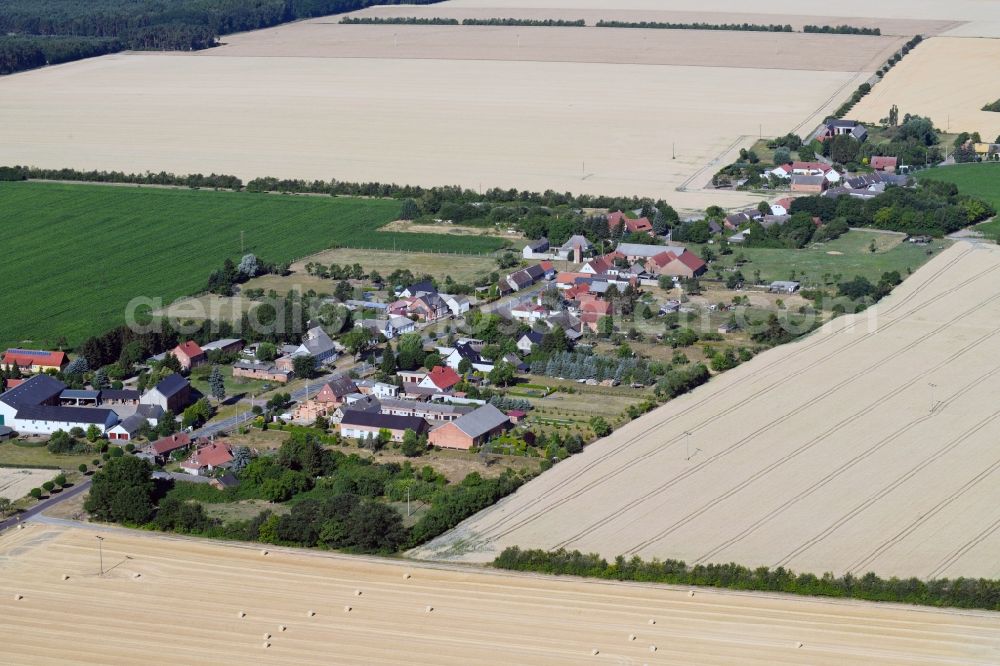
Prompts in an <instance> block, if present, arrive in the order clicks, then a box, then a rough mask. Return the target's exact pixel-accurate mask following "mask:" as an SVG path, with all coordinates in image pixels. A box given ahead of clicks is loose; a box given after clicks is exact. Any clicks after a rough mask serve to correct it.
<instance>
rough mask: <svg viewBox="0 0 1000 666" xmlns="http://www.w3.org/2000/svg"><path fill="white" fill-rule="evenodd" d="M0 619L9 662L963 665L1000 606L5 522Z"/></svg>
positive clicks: (991, 629) (986, 653)
mask: <svg viewBox="0 0 1000 666" xmlns="http://www.w3.org/2000/svg"><path fill="white" fill-rule="evenodd" d="M95 536H103V537H104V542H103V548H104V551H103V552H104V564H105V567H106V568H107V569H110V571H108V572H107V573H105V575H104V576H103V577H99V576H97V575H96V574H97V570H98V566H99V563H98V553H97V540H96V539H95V538H94V537H95ZM64 576H68V577H69V578H68V579H66V580H64ZM359 592H360V595H358V593H359ZM348 609H349V610H348ZM0 630H2V631H3V635H4V647H3V655H4V659H3V661H5V662H7V663H17V664H55V663H74V664H124V663H183V664H256V663H268V664H295V665H296V666H299V665H302V664H361V663H364V664H435V665H447V664H455V665H461V666H466V665H467V664H546V665H549V664H582V663H592V664H651V665H652V664H676V663H685V664H732V663H740V664H776V663H809V664H842V663H844V662H845V661H848V662H853V663H864V664H918V663H955V664H958V663H961V664H966V665H968V664H988V663H991V662H992V663H995V657H996V654H997V651H998V650H1000V619H998V618H997V616H996V615H995V614H988V613H981V612H974V611H972V612H970V611H945V610H937V609H926V608H910V607H903V606H894V605H876V604H869V603H855V602H843V601H835V600H813V599H806V598H794V597H786V596H780V595H766V594H747V593H731V592H724V591H717V590H703V589H699V590H696V591H695V592H694V595H693V596H690V595H689V591H688V589H686V588H685V589H680V588H669V587H665V586H652V585H636V584H621V583H602V582H596V581H591V582H583V581H580V580H575V579H557V578H547V577H541V576H531V575H512V574H505V573H501V572H488V571H481V570H476V569H468V568H458V567H441V566H438V565H427V564H421V563H412V562H406V561H400V560H384V559H377V558H361V557H348V556H336V555H330V554H323V553H319V552H315V551H314V552H308V551H289V550H285V549H273V548H272V549H270V550H269V551H268V554H267V555H264V554H262V550H261V547H245V546H241V545H238V544H231V543H228V544H224V543H212V542H207V541H199V540H190V539H183V538H176V537H167V536H162V535H155V534H145V533H136V532H128V531H126V530H118V529H110V530H94V529H66V528H56V527H49V526H42V525H37V526H29V527H27V528H26V529H24V530H17V531H13V532H8V533H6V534H4V535H3V536H0ZM633 638H634V639H633ZM595 650H596V654H595Z"/></svg>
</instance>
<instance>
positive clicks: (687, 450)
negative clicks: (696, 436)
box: [684, 430, 691, 460]
mask: <svg viewBox="0 0 1000 666" xmlns="http://www.w3.org/2000/svg"><path fill="white" fill-rule="evenodd" d="M684 453H685V455H684V460H691V433H690V432H689V431H687V430H685V431H684Z"/></svg>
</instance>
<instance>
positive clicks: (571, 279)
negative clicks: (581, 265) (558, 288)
mask: <svg viewBox="0 0 1000 666" xmlns="http://www.w3.org/2000/svg"><path fill="white" fill-rule="evenodd" d="M590 277H592V276H591V275H590V273H570V272H569V271H562V272H561V273H559V275H557V276H556V282H557V283H559V284H576V281H577V278H590Z"/></svg>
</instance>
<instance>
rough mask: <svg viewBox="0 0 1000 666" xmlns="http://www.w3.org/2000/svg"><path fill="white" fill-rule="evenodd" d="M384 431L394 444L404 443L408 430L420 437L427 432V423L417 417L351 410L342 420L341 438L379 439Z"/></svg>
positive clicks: (346, 412) (345, 413)
mask: <svg viewBox="0 0 1000 666" xmlns="http://www.w3.org/2000/svg"><path fill="white" fill-rule="evenodd" d="M383 430H386V431H388V433H389V438H390V439H391V440H392V441H394V442H402V441H403V436H404V435H405V433H406V431H407V430H412V431H413V432H415V433H417V434H418V435H420V434H423V433H424V432H426V430H427V421H425V420H423V419H422V418H419V417H416V416H395V415H393V414H382V413H381V412H362V411H356V410H353V409H349V410H347V411H345V412H344V416H343V418H342V419H341V420H340V436H341V437H350V438H352V439H361V440H364V439H369V438H370V439H377V438H378V437H379V433H380V432H381V431H383Z"/></svg>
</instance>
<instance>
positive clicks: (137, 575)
mask: <svg viewBox="0 0 1000 666" xmlns="http://www.w3.org/2000/svg"><path fill="white" fill-rule="evenodd" d="M132 578H142V574H141V573H139V572H136V573H134V574H132Z"/></svg>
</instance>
